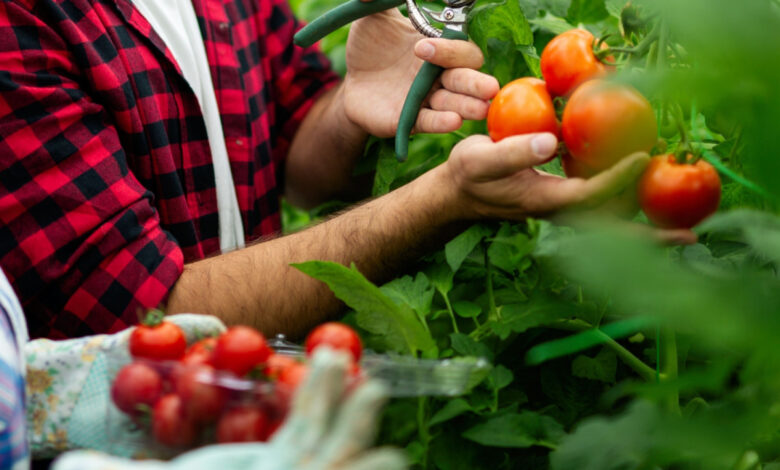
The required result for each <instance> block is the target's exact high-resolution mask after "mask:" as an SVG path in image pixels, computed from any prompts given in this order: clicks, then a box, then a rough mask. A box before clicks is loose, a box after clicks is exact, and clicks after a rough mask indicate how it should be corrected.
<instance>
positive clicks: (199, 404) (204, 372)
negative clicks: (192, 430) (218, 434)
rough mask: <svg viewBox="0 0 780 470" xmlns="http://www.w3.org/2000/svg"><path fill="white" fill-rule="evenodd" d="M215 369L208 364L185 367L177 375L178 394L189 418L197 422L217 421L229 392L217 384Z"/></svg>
mask: <svg viewBox="0 0 780 470" xmlns="http://www.w3.org/2000/svg"><path fill="white" fill-rule="evenodd" d="M215 383H216V377H215V371H214V368H213V367H211V366H209V365H207V364H199V365H192V366H184V368H183V370H182V371H181V372H180V373H179V374H177V375H176V383H175V388H176V393H177V394H178V395H179V396H180V397H181V399H182V401H183V402H184V408H185V411H186V413H187V416H188V417H189V418H191V419H193V420H194V421H197V422H210V421H214V420H216V419H217V417H218V416H219V413H220V411H222V407H223V406H224V405H225V401H226V400H227V395H228V390H227V389H225V388H223V387H220V386H218V385H216V384H215Z"/></svg>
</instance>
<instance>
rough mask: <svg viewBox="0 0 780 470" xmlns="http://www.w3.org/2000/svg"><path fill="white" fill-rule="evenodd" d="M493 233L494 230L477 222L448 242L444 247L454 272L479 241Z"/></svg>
mask: <svg viewBox="0 0 780 470" xmlns="http://www.w3.org/2000/svg"><path fill="white" fill-rule="evenodd" d="M491 233H493V231H492V230H491V229H490V228H488V227H486V226H484V225H481V224H475V225H472V226H471V227H469V228H468V229H466V230H465V231H464V232H463V233H461V234H460V235H458V236H457V237H455V238H453V239H452V240H451V241H450V242H449V243H447V245H446V246H445V247H444V256H445V257H446V259H447V264H449V266H450V269H452V271H453V272H457V271H458V269H459V268H460V265H461V264H463V261H464V260H465V259H466V258H467V257H468V256H469V254H471V252H472V251H474V248H476V247H477V245H479V242H481V241H482V240H483V239H484V238H485V237H487V236H488V235H490V234H491Z"/></svg>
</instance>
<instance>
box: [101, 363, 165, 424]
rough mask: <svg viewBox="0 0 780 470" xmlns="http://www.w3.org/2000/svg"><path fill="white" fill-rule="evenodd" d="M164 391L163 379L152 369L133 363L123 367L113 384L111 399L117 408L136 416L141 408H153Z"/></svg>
mask: <svg viewBox="0 0 780 470" xmlns="http://www.w3.org/2000/svg"><path fill="white" fill-rule="evenodd" d="M162 391H163V384H162V377H160V374H159V373H157V371H156V370H154V369H153V368H152V367H150V366H148V365H146V364H143V363H141V362H133V363H131V364H128V365H126V366H124V367H122V368H121V369H120V370H119V373H117V375H116V377H115V378H114V383H113V384H111V399H112V400H113V401H114V404H115V405H116V407H117V408H119V409H120V410H122V411H123V412H125V413H127V414H129V415H131V416H136V415H137V414H138V413H139V412H140V409H139V406H142V405H145V406H148V407H149V408H151V407H152V406H153V405H154V404H155V403H156V402H157V399H158V398H160V395H162Z"/></svg>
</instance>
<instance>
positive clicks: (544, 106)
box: [487, 77, 558, 142]
mask: <svg viewBox="0 0 780 470" xmlns="http://www.w3.org/2000/svg"><path fill="white" fill-rule="evenodd" d="M487 128H488V134H490V138H491V139H493V141H494V142H498V141H499V140H501V139H503V138H505V137H509V136H510V135H520V134H530V133H532V132H551V133H553V134H557V133H558V121H557V120H556V118H555V107H554V106H553V103H552V99H551V98H550V94H549V93H547V89H546V88H545V87H544V82H543V81H541V80H539V79H538V78H533V77H524V78H519V79H517V80H514V81H512V82H510V83H508V84H506V85H505V86H504V87H503V88H501V90H500V91H499V92H498V94H497V95H496V97H495V98H493V101H492V102H491V103H490V107H489V108H488V115H487Z"/></svg>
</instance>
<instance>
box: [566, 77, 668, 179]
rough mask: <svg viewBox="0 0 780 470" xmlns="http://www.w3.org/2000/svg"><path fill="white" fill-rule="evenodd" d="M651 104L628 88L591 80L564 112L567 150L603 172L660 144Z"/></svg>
mask: <svg viewBox="0 0 780 470" xmlns="http://www.w3.org/2000/svg"><path fill="white" fill-rule="evenodd" d="M656 129H657V127H656V123H655V114H654V113H653V109H652V108H651V107H650V103H649V102H648V101H647V100H646V99H645V98H644V97H643V96H642V95H641V94H640V93H639V92H638V91H636V90H635V89H633V88H631V87H629V86H627V85H618V84H609V83H605V82H603V81H601V80H591V81H589V82H587V83H585V84H583V85H582V86H580V87H579V88H577V90H576V91H575V92H574V94H573V95H572V96H571V99H569V102H568V103H567V104H566V107H565V108H564V110H563V122H562V133H563V140H564V142H565V143H566V148H567V149H568V150H569V153H570V154H571V156H572V157H573V158H574V159H575V160H577V161H578V162H580V163H583V164H585V165H586V166H588V167H590V168H592V169H594V170H596V171H601V170H604V169H605V168H609V167H611V166H612V165H614V164H615V163H617V162H618V161H619V160H620V159H622V158H623V157H626V156H627V155H629V154H631V153H634V152H639V151H643V152H649V151H650V150H651V149H652V148H653V147H654V146H655V144H656V138H657V134H656Z"/></svg>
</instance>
